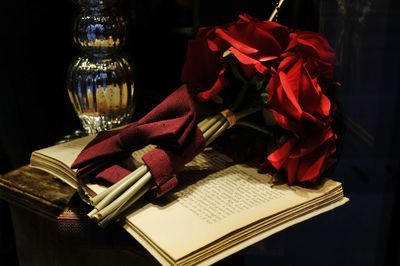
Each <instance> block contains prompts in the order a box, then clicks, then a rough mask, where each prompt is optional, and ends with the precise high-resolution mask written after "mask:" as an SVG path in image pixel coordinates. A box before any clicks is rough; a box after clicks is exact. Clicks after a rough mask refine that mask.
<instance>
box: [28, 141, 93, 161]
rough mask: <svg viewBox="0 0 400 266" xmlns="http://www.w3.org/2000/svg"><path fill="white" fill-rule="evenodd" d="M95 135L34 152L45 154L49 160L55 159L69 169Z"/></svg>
mask: <svg viewBox="0 0 400 266" xmlns="http://www.w3.org/2000/svg"><path fill="white" fill-rule="evenodd" d="M94 137H95V135H90V136H87V137H83V138H79V139H76V140H72V141H69V142H64V143H61V144H58V145H55V146H51V147H48V148H44V149H41V150H37V151H34V153H36V154H43V155H45V156H47V157H49V158H53V159H56V160H58V161H59V162H62V163H63V164H65V165H66V166H68V167H71V165H72V163H73V162H74V161H75V159H76V157H78V155H79V153H80V152H81V151H82V150H83V148H85V146H86V144H88V143H89V142H90V141H91V140H92V139H94Z"/></svg>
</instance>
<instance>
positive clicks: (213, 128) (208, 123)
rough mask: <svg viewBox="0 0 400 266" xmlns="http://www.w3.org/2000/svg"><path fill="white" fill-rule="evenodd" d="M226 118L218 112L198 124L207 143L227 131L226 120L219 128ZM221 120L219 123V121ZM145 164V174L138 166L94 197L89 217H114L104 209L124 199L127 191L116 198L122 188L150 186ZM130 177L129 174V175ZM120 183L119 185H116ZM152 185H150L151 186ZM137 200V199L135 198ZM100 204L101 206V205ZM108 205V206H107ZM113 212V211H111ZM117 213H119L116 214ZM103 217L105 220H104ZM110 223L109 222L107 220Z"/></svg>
mask: <svg viewBox="0 0 400 266" xmlns="http://www.w3.org/2000/svg"><path fill="white" fill-rule="evenodd" d="M224 120H225V118H224V117H222V116H221V115H220V114H218V115H215V116H214V117H212V118H205V119H204V120H203V121H201V122H200V123H199V124H198V126H199V128H200V130H201V131H202V132H205V131H207V135H205V136H204V139H205V140H206V145H208V144H209V143H211V142H212V141H213V140H215V139H216V138H217V137H218V136H219V135H220V134H221V133H222V132H223V131H225V129H226V128H227V127H228V122H227V121H226V122H225V124H226V126H225V124H223V126H222V127H220V128H219V129H218V127H219V126H220V125H222V123H223V121H224ZM218 122H219V123H218ZM213 136H214V138H213V140H211V141H209V140H208V138H210V137H213ZM144 167H145V165H143V166H141V167H140V168H143V169H145V170H140V171H141V172H143V173H144V172H146V173H145V174H142V175H135V173H136V172H138V171H139V169H140V168H138V169H136V170H135V171H134V172H133V175H132V174H131V175H130V176H131V177H130V179H127V180H126V179H125V178H124V179H123V180H121V181H120V182H123V183H122V184H119V183H120V182H117V183H116V184H114V185H113V186H111V187H110V188H108V189H111V188H113V187H114V186H115V187H114V188H113V189H111V191H108V189H107V190H106V191H107V192H108V193H107V192H106V191H103V192H102V193H101V194H102V195H101V197H99V198H97V197H98V196H100V194H99V195H97V196H96V197H94V198H93V199H92V201H93V202H97V203H98V204H96V208H95V209H94V210H92V211H91V212H90V213H89V214H88V216H89V217H91V218H96V219H98V220H99V219H102V218H101V217H103V218H104V219H106V218H105V217H106V216H107V219H113V218H112V217H110V218H108V217H109V216H110V215H112V216H115V215H113V214H110V215H109V214H106V212H105V211H104V209H106V208H108V206H110V205H111V204H115V203H114V202H115V201H117V200H120V201H122V199H120V198H121V197H124V195H125V193H126V192H125V193H124V194H123V195H121V196H119V197H118V198H117V199H115V198H116V196H118V195H119V194H120V193H121V190H126V188H127V187H128V186H132V183H135V182H136V183H135V185H136V184H137V183H139V182H140V183H143V182H144V183H145V184H146V187H147V185H148V186H149V184H147V183H150V179H151V173H150V172H148V168H147V167H145V168H144ZM137 176H139V179H136V180H135V179H134V178H133V177H137ZM127 177H128V176H127ZM148 177H150V178H148ZM143 179H146V180H147V179H148V181H145V180H143ZM132 180H134V181H133V182H132ZM117 184H118V186H116V185H117ZM149 187H150V186H149ZM147 190H148V188H147V189H144V191H142V192H143V194H144V193H145V192H146V191H147ZM110 194H112V195H111V196H110ZM143 194H141V193H139V192H137V193H136V192H134V193H133V194H132V195H131V196H133V199H134V198H136V196H137V198H140V197H141V196H142V195H143ZM113 200H114V201H113ZM111 201H112V202H111ZM135 201H136V200H135ZM135 201H133V200H132V202H131V201H128V202H126V203H125V204H124V205H126V206H127V207H128V206H130V205H131V204H133V203H134V202H135ZM99 204H100V206H99ZM106 205H107V206H106ZM100 210H101V211H102V213H99V212H100ZM110 212H111V211H110ZM116 215H117V214H116ZM104 219H103V220H104ZM107 223H108V222H107ZM104 224H106V222H104Z"/></svg>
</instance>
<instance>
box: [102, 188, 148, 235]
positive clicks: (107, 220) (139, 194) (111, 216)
mask: <svg viewBox="0 0 400 266" xmlns="http://www.w3.org/2000/svg"><path fill="white" fill-rule="evenodd" d="M150 187H151V184H150V183H148V184H146V185H145V186H144V187H142V188H141V189H140V190H139V191H138V192H137V193H136V194H135V195H133V197H132V198H131V199H130V200H129V201H127V202H126V203H125V204H123V205H121V206H120V207H119V208H117V209H116V210H115V211H114V212H112V213H111V214H109V215H108V216H106V217H104V219H102V220H101V221H100V222H99V223H98V225H99V226H100V227H103V228H105V227H106V226H107V225H108V224H109V223H110V222H111V221H113V220H115V219H116V218H118V217H119V216H120V214H121V213H122V212H124V211H125V210H126V209H128V208H129V207H130V206H132V204H134V203H135V202H136V201H137V200H138V199H140V198H141V197H142V196H143V195H144V194H146V192H147V191H148V190H149V189H150Z"/></svg>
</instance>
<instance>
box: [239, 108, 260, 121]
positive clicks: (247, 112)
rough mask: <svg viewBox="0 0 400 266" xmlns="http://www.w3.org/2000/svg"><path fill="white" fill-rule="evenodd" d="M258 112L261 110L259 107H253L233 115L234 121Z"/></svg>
mask: <svg viewBox="0 0 400 266" xmlns="http://www.w3.org/2000/svg"><path fill="white" fill-rule="evenodd" d="M260 110H261V107H253V108H249V109H246V110H243V111H241V112H238V113H236V114H235V117H236V120H237V121H239V120H240V119H242V118H244V117H246V116H248V115H251V114H254V113H256V112H258V111H260Z"/></svg>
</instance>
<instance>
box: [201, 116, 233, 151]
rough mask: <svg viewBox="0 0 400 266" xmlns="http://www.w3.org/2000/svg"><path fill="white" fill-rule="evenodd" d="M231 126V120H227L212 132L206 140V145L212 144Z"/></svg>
mask: <svg viewBox="0 0 400 266" xmlns="http://www.w3.org/2000/svg"><path fill="white" fill-rule="evenodd" d="M228 127H229V122H228V121H226V122H225V123H224V124H223V125H222V127H220V128H219V129H218V130H217V131H216V132H215V133H214V134H212V135H211V136H210V137H209V138H208V139H207V141H206V146H208V145H210V144H211V142H213V141H214V140H215V139H216V138H218V137H219V136H220V135H221V134H222V133H224V132H225V130H226V129H227V128H228Z"/></svg>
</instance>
